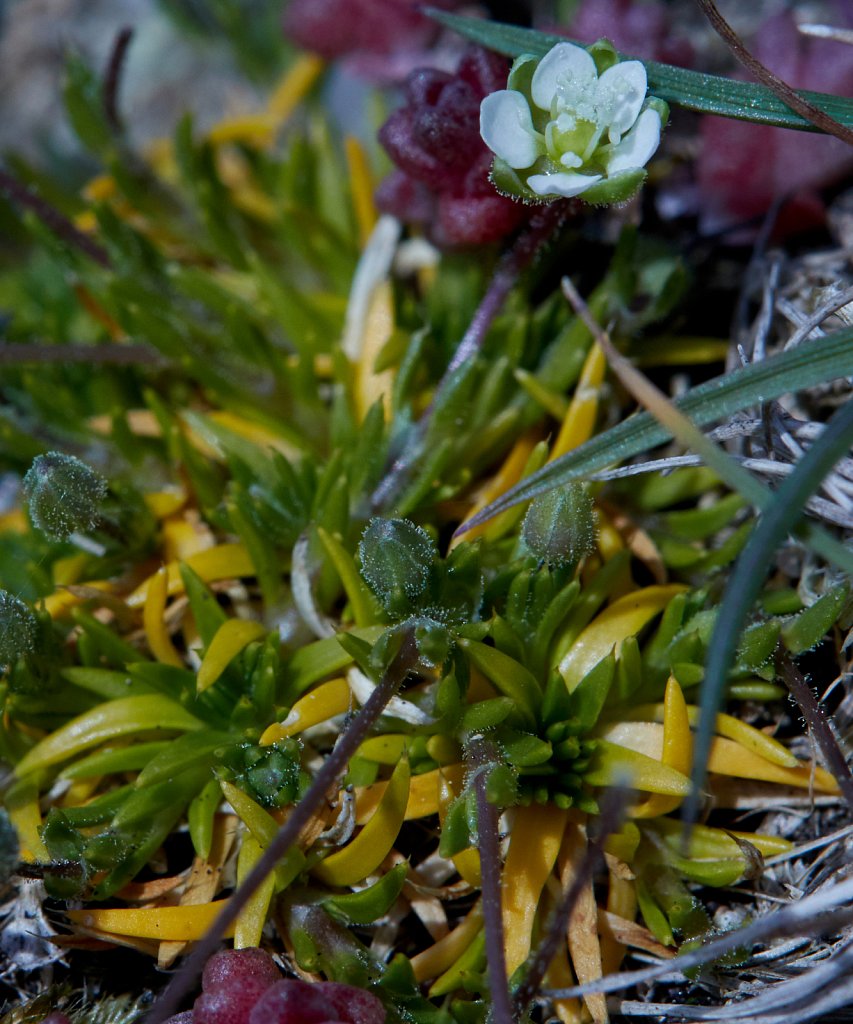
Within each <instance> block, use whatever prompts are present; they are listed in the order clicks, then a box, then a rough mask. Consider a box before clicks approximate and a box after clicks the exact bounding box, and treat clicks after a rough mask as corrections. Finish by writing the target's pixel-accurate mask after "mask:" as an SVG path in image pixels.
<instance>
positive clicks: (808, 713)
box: [776, 647, 853, 810]
mask: <svg viewBox="0 0 853 1024" xmlns="http://www.w3.org/2000/svg"><path fill="white" fill-rule="evenodd" d="M776 668H777V670H778V672H779V674H780V675H781V676H782V679H783V680H784V682H785V685H786V686H787V687H788V690H789V692H790V694H791V696H792V697H793V698H794V700H795V701H796V702H797V704H799V706H800V710H801V711H802V712H803V716H804V717H805V720H806V723H807V724H808V727H809V730H810V731H811V734H812V735H813V736H814V738H815V741H816V742H817V745H818V746H819V747H820V751H821V753H822V754H823V756H824V758H825V759H826V765H827V768H829V770H830V771H831V772H832V774H833V775H834V776H835V778H836V780H837V781H838V785H839V786H840V787H841V792H842V793H843V794H844V799H845V800H846V801H847V805H848V807H850V809H851V810H853V773H851V771H850V765H849V764H848V763H847V759H846V758H845V756H844V751H843V750H842V749H841V747H840V746H839V744H838V740H837V739H836V738H835V734H834V733H833V731H832V725H831V724H830V721H829V719H828V718H827V716H826V712H825V711H824V710H823V708H822V707H821V706H820V704H819V703H818V700H817V697H815V695H814V692H813V690H812V688H811V687H810V686H809V684H808V683H807V682H806V679H805V676H804V675H803V674H802V672H800V670H799V669H798V668H797V666H796V665H795V664H794V663H793V661H792V660H791V657H790V655H788V654H787V652H786V651H784V650H783V649H782V648H781V647H779V648H777V649H776Z"/></svg>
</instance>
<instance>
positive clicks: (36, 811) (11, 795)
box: [4, 782, 50, 864]
mask: <svg viewBox="0 0 853 1024" xmlns="http://www.w3.org/2000/svg"><path fill="white" fill-rule="evenodd" d="M4 803H5V807H6V811H7V812H8V814H9V821H11V823H12V825H13V826H14V828H15V832H16V833H17V834H18V842H19V843H20V846H21V860H23V861H25V862H26V863H28V864H29V863H32V862H33V861H38V862H39V863H45V862H46V861H49V860H50V854H49V853H48V852H47V847H46V846H45V845H44V842H43V841H42V838H41V831H40V830H41V824H42V821H41V810H40V808H39V792H38V786H36V785H35V784H34V783H31V782H18V783H16V784H14V785H12V786H10V787H9V790H8V791H7V793H6V798H5V801H4Z"/></svg>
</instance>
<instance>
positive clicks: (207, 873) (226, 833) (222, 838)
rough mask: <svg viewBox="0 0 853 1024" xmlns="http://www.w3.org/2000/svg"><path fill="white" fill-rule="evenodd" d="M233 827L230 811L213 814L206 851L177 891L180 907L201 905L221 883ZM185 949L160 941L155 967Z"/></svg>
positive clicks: (234, 821) (164, 965) (169, 961)
mask: <svg viewBox="0 0 853 1024" xmlns="http://www.w3.org/2000/svg"><path fill="white" fill-rule="evenodd" d="M236 830H237V819H236V818H235V817H234V815H233V814H217V815H216V817H215V818H214V821H213V834H212V837H211V843H210V852H209V854H208V856H207V858H206V859H205V858H202V857H196V858H195V859H194V861H193V866H192V868H191V869H190V875H189V878H188V879H187V883H186V887H185V888H184V891H183V892H182V893H181V898H180V900H179V904H180V906H182V907H197V906H202V905H204V904H207V903H210V902H211V901H212V900H213V899H214V897H215V896H216V894H217V892H219V889H220V886H221V884H222V873H223V870H224V867H225V862H226V861H227V859H228V855H229V853H230V852H231V847H232V845H233V843H234V838H235V835H236ZM143 884H144V883H143ZM185 948H186V943H184V942H173V941H170V940H166V941H165V942H161V943H160V949H159V950H158V952H157V966H158V967H159V968H160V970H165V969H166V968H167V967H170V966H171V964H172V963H173V962H174V961H175V960H176V959H177V958H178V957H179V956H180V955H181V953H182V952H183V951H184V949H185Z"/></svg>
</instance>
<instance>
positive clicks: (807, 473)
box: [684, 402, 853, 821]
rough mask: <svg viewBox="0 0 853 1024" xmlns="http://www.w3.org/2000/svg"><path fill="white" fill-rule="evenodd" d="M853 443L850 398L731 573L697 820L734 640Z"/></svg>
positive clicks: (705, 717)
mask: <svg viewBox="0 0 853 1024" xmlns="http://www.w3.org/2000/svg"><path fill="white" fill-rule="evenodd" d="M851 444H853V402H847V404H846V405H844V406H842V408H841V409H840V410H839V411H838V412H836V414H835V415H834V416H833V417H832V419H831V420H830V421H829V423H828V424H827V426H826V428H825V430H824V431H823V433H822V434H821V435H820V437H819V438H818V439H817V440H816V441H815V442H814V444H812V446H811V448H809V450H808V451H807V452H806V453H805V455H803V457H802V458H801V459H800V461H799V462H798V463H797V466H796V469H795V470H794V472H793V473H791V475H790V476H789V477H788V478H787V479H786V480H785V482H784V483H783V484H782V485H781V487H780V488H779V489H778V491H776V493H775V496H774V500H773V502H772V503H771V504H770V506H769V507H768V508H767V510H766V511H765V513H764V515H763V516H762V517H761V520H760V522H759V523H758V525H757V526H756V528H755V530H754V531H753V533H752V535H751V536H750V538H749V540H748V541H747V544H746V547H745V548H744V549H743V551H742V552H741V555H740V558H739V559H738V561H737V564H736V565H735V568H734V571H733V572H732V574H731V576H730V577H729V581H728V583H727V585H726V590H725V593H724V595H723V600H722V602H721V604H720V611H719V615H718V616H717V621H716V624H715V626H714V634H713V637H712V639H711V643H710V645H709V649H708V660H707V663H706V666H705V678H704V680H703V682H702V691H701V709H702V710H701V715H700V718H699V727H698V730H697V733H696V740H695V745H694V756H693V791H692V793H691V796H690V797H689V799H688V800H687V801H686V802H685V809H684V815H685V818H686V819H687V820H690V821H692V820H695V817H696V811H697V809H698V801H699V790H700V787H701V785H702V783H703V781H704V777H705V766H706V764H707V761H708V753H709V751H710V748H711V738H712V735H713V731H714V721H715V718H716V714H717V710H718V708H719V706H720V702H721V698H722V693H723V688H724V687H725V683H726V677H727V675H728V671H729V668H730V667H731V664H732V661H733V659H734V656H735V651H736V649H737V643H738V638H739V636H740V633H741V630H742V628H743V625H744V623H745V622H746V620H747V616H748V614H749V611H750V609H751V608H752V606H753V604H754V603H755V601H756V599H757V598H758V595H759V592H760V591H761V587H762V586H763V585H764V579H765V576H766V574H767V566H768V564H769V561H770V559H771V557H772V555H773V552H774V551H775V550H776V548H777V547H778V546H779V545H780V544H781V543H782V541H783V540H784V539H785V537H786V536H787V535H788V534H789V533H790V532H791V529H792V528H793V526H794V525H795V524H796V522H797V520H798V519H799V517H800V515H801V514H802V510H803V507H804V506H805V503H806V501H808V499H809V498H810V497H811V496H812V494H814V492H815V491H816V490H817V489H818V487H819V486H820V483H821V481H822V480H823V479H824V477H826V475H827V473H829V472H830V470H831V469H832V467H833V466H834V465H835V464H836V462H838V460H839V459H841V458H842V457H843V456H844V455H846V454H847V453H848V451H849V450H850V445H851Z"/></svg>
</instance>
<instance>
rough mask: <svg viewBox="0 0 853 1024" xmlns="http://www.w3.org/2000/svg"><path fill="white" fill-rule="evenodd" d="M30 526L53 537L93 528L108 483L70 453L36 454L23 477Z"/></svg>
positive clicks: (60, 538)
mask: <svg viewBox="0 0 853 1024" xmlns="http://www.w3.org/2000/svg"><path fill="white" fill-rule="evenodd" d="M24 495H25V496H26V499H27V502H28V504H29V510H30V519H31V520H32V523H33V526H35V527H36V529H37V530H41V531H42V533H45V534H47V535H48V536H49V537H52V538H53V539H55V540H67V539H68V537H69V536H70V535H71V534H72V533H85V532H86V531H88V530H92V529H94V527H95V526H96V525H97V523H98V521H99V519H100V518H101V503H102V502H103V500H104V498H105V497H106V495H107V482H106V480H104V478H103V477H102V476H100V474H98V473H96V472H95V470H94V469H92V468H91V466H87V465H86V463H85V462H81V461H80V459H78V458H76V457H75V456H73V455H64V454H63V453H62V452H48V453H47V454H46V455H38V456H37V457H36V458H35V459H34V460H33V464H32V466H30V468H29V469H28V470H27V473H26V476H25V477H24Z"/></svg>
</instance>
